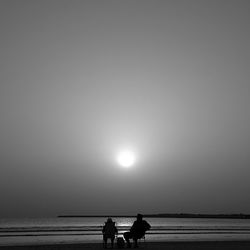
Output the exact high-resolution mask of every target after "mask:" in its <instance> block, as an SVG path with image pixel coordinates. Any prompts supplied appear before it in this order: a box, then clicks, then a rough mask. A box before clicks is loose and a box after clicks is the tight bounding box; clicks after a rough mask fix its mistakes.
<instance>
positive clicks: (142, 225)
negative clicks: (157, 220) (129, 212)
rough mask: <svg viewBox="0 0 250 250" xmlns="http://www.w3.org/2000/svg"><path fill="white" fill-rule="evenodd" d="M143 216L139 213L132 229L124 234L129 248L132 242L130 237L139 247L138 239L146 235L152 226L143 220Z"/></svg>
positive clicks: (135, 245)
mask: <svg viewBox="0 0 250 250" xmlns="http://www.w3.org/2000/svg"><path fill="white" fill-rule="evenodd" d="M142 218H143V216H142V214H137V220H136V221H134V223H133V225H132V227H131V229H130V231H129V232H125V233H124V234H123V236H124V238H125V240H126V242H127V247H129V248H131V243H130V241H129V239H133V241H134V247H138V244H137V240H138V239H141V238H142V237H143V236H144V235H145V233H146V231H147V230H149V229H150V228H151V226H150V225H149V223H148V222H147V221H145V220H143V219H142Z"/></svg>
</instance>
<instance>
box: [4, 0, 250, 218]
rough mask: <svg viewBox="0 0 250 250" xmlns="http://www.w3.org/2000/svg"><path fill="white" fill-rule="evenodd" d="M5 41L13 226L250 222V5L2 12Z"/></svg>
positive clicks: (17, 2) (116, 1)
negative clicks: (176, 217) (127, 218)
mask: <svg viewBox="0 0 250 250" xmlns="http://www.w3.org/2000/svg"><path fill="white" fill-rule="evenodd" d="M0 32H1V41H0V171H1V172H0V200H1V208H0V217H5V216H14V217H15V216H55V215H58V214H135V213H137V212H142V213H158V212H160V213H161V212H169V213H175V212H187V213H240V212H242V213H250V196H249V190H250V181H249V178H250V98H249V94H250V81H249V80H250V49H249V44H250V33H249V32H250V1H248V0H245V1H244V0H234V1H233V0H162V1H157V0H151V1H149V0H105V1H104V0H100V1H94V0H89V1H84V0H81V1H80V0H68V1H66V0H22V1H21V0H1V1H0ZM123 149H127V150H131V151H132V152H134V154H135V156H136V162H135V164H134V166H132V167H130V168H123V167H121V166H119V164H118V163H117V161H116V158H117V154H118V153H119V152H120V151H121V150H123Z"/></svg>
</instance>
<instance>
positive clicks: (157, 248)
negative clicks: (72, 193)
mask: <svg viewBox="0 0 250 250" xmlns="http://www.w3.org/2000/svg"><path fill="white" fill-rule="evenodd" d="M109 247H110V246H108V249H110V248H109ZM0 249H2V250H22V249H27V250H33V249H36V250H59V249H60V250H66V249H67V250H85V249H86V250H87V249H90V250H97V249H103V246H102V243H82V244H53V245H26V246H1V247H0ZM114 249H118V248H117V247H116V246H115V247H114ZM125 249H126V248H125ZM139 249H154V250H163V249H168V250H210V249H211V250H217V249H218V250H219V249H225V250H226V249H227V250H249V249H250V241H181V242H180V241H178V242H177V241H176V242H143V243H141V245H139Z"/></svg>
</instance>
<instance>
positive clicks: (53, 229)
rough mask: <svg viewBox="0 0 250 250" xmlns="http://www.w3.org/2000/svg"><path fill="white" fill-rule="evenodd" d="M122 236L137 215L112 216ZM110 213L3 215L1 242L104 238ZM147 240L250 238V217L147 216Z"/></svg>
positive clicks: (96, 241)
mask: <svg viewBox="0 0 250 250" xmlns="http://www.w3.org/2000/svg"><path fill="white" fill-rule="evenodd" d="M112 219H113V221H115V222H116V226H117V228H118V233H119V235H120V236H121V235H122V234H123V233H124V232H125V231H127V230H129V228H130V227H131V225H132V223H133V221H134V220H135V218H133V217H112ZM106 220H107V217H56V218H22V219H21V218H19V219H10V218H8V219H3V218H2V219H0V245H1V246H10V245H43V244H72V243H89V242H95V243H98V242H102V226H103V225H104V222H105V221H106ZM145 220H147V221H148V222H149V223H150V224H151V227H152V228H151V229H150V231H148V232H147V234H146V241H210V240H211V241H213V240H241V241H242V240H250V220H249V219H211V218H209V219H205V218H145Z"/></svg>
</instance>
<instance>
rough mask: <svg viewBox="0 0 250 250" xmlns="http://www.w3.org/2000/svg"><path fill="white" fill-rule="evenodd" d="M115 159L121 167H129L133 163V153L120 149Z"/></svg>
mask: <svg viewBox="0 0 250 250" xmlns="http://www.w3.org/2000/svg"><path fill="white" fill-rule="evenodd" d="M117 161H118V163H119V164H120V165H121V166H122V167H131V166H132V165H134V163H135V155H134V153H133V152H131V151H122V152H120V153H119V154H118V157H117Z"/></svg>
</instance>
